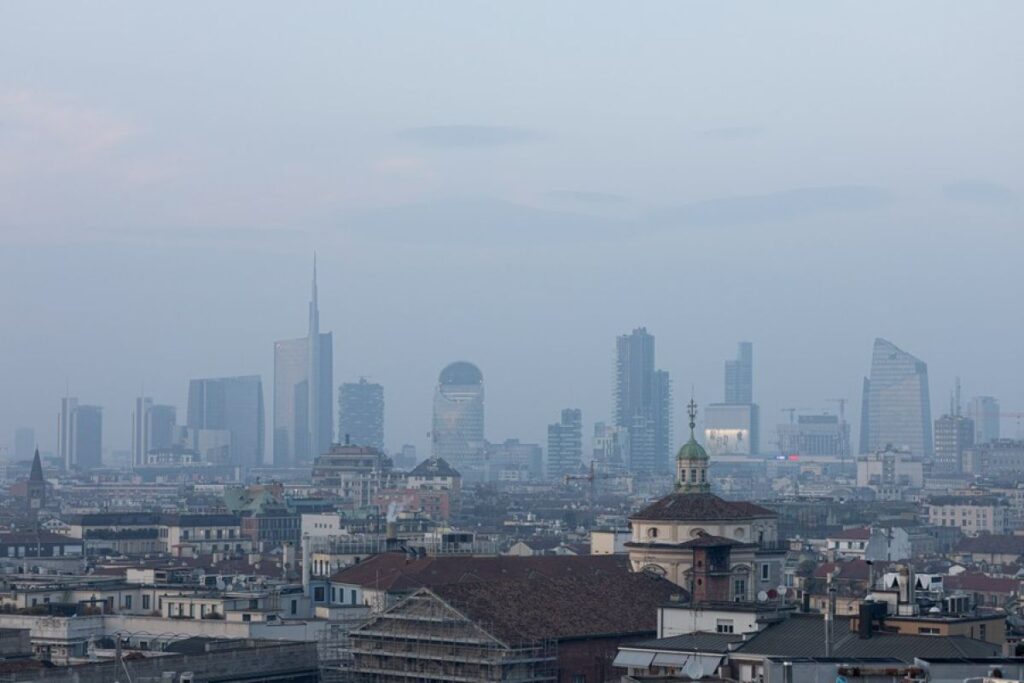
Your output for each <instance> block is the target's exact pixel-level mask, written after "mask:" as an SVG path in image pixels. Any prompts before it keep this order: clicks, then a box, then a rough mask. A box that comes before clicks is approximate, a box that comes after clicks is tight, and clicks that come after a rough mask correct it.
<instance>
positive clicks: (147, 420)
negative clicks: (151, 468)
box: [132, 396, 178, 466]
mask: <svg viewBox="0 0 1024 683" xmlns="http://www.w3.org/2000/svg"><path fill="white" fill-rule="evenodd" d="M177 425H178V411H177V409H175V407H174V406H166V405H155V404H154V403H153V399H151V398H148V397H145V396H140V397H139V398H137V399H135V409H134V410H133V411H132V465H133V466H138V465H142V464H143V463H144V461H145V456H146V454H147V453H149V452H150V451H151V450H155V449H167V448H170V447H171V445H173V444H174V441H175V431H176V429H177Z"/></svg>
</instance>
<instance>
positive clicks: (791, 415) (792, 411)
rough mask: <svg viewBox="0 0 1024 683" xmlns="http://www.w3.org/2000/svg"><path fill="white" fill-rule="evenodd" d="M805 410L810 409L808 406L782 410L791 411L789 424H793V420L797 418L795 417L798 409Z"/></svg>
mask: <svg viewBox="0 0 1024 683" xmlns="http://www.w3.org/2000/svg"><path fill="white" fill-rule="evenodd" d="M803 410H809V409H808V408H782V410H781V412H783V413H789V424H793V422H795V420H794V419H793V418H794V416H795V415H796V413H797V411H803Z"/></svg>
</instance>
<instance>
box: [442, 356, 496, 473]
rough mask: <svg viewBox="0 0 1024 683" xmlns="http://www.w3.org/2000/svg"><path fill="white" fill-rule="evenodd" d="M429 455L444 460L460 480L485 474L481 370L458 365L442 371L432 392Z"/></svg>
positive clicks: (457, 363) (462, 364) (463, 363)
mask: <svg viewBox="0 0 1024 683" xmlns="http://www.w3.org/2000/svg"><path fill="white" fill-rule="evenodd" d="M431 436H432V442H433V446H432V449H431V450H432V455H433V456H434V457H435V458H438V457H440V458H444V459H445V460H447V461H448V462H449V463H451V464H452V465H453V466H454V467H455V469H457V470H459V472H460V473H462V476H463V477H465V478H467V479H469V480H473V479H480V478H481V477H482V476H483V474H484V472H483V467H484V449H485V446H486V443H485V442H484V376H483V373H481V372H480V368H478V367H477V366H475V365H473V364H472V363H467V362H465V361H458V362H456V363H452V364H451V365H449V366H447V367H446V368H445V369H444V370H442V371H441V376H440V377H438V380H437V389H436V390H435V391H434V429H433V431H432V432H431Z"/></svg>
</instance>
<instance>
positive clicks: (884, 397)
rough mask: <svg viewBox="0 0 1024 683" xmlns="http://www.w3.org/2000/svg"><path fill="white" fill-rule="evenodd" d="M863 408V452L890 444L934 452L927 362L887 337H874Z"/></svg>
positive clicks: (915, 452) (919, 452) (920, 452)
mask: <svg viewBox="0 0 1024 683" xmlns="http://www.w3.org/2000/svg"><path fill="white" fill-rule="evenodd" d="M861 411H862V412H861V429H860V452H861V453H873V452H875V451H878V450H882V449H884V448H885V447H886V446H890V445H891V446H894V447H896V448H906V449H909V450H910V452H911V454H913V455H917V456H922V457H927V456H930V455H931V454H932V410H931V401H930V400H929V397H928V364H927V363H925V362H924V361H922V360H919V359H917V358H915V357H914V356H912V355H910V354H909V353H907V352H906V351H904V350H903V349H900V348H899V347H897V346H896V345H895V344H893V343H892V342H890V341H888V340H886V339H881V338H879V339H875V346H874V350H873V352H872V354H871V377H870V378H865V379H864V396H863V399H862V401H861Z"/></svg>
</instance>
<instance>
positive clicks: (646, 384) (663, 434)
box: [614, 327, 672, 474]
mask: <svg viewBox="0 0 1024 683" xmlns="http://www.w3.org/2000/svg"><path fill="white" fill-rule="evenodd" d="M615 350H616V355H615V396H614V399H615V426H617V427H623V428H625V429H627V430H628V432H629V439H628V442H629V446H628V462H627V466H628V467H629V471H630V472H632V473H634V474H662V473H668V472H671V451H672V443H671V442H672V385H671V381H670V379H669V375H668V372H666V371H664V370H655V369H654V336H653V335H650V334H648V333H647V329H646V328H643V327H641V328H638V329H635V330H633V332H632V333H631V334H625V335H622V336H620V337H619V338H618V339H617V340H616V345H615Z"/></svg>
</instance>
